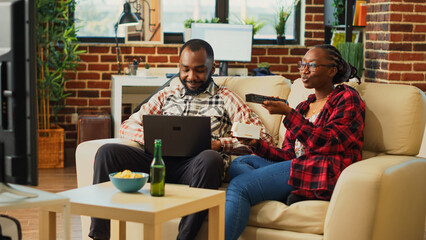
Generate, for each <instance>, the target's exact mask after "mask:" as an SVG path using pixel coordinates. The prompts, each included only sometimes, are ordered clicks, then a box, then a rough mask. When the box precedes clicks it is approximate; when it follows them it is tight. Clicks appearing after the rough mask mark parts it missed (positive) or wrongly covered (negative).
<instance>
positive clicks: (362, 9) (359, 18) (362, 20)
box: [352, 0, 367, 26]
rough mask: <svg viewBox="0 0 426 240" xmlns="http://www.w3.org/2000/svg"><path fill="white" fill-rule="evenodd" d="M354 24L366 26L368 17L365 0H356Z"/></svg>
mask: <svg viewBox="0 0 426 240" xmlns="http://www.w3.org/2000/svg"><path fill="white" fill-rule="evenodd" d="M354 6H355V8H354V12H353V22H352V26H365V25H366V17H367V4H366V2H365V0H354Z"/></svg>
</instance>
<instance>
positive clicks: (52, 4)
mask: <svg viewBox="0 0 426 240" xmlns="http://www.w3.org/2000/svg"><path fill="white" fill-rule="evenodd" d="M36 2H37V3H36V4H37V27H36V33H37V90H38V96H37V98H38V129H39V131H38V155H39V167H41V168H45V167H63V147H64V146H63V145H64V144H63V143H64V130H63V129H62V128H60V127H59V126H58V125H57V124H52V123H51V120H54V121H55V122H58V113H59V111H60V110H61V109H62V108H63V107H64V105H65V99H66V98H67V97H68V96H69V95H70V93H66V92H65V82H66V81H68V80H69V79H68V76H67V72H69V71H72V70H73V71H76V69H75V68H76V67H77V66H78V61H79V57H78V56H79V54H81V53H83V52H84V51H82V50H78V46H79V44H78V43H77V38H76V32H77V29H76V28H75V25H74V21H73V20H72V19H70V18H69V17H68V14H69V12H73V11H74V1H72V0H63V1H57V0H37V1H36ZM52 114H53V116H54V118H52ZM52 151H53V153H52Z"/></svg>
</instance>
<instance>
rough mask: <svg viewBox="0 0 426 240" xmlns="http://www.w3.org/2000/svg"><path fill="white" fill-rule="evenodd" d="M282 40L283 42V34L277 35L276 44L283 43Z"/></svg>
mask: <svg viewBox="0 0 426 240" xmlns="http://www.w3.org/2000/svg"><path fill="white" fill-rule="evenodd" d="M284 42H285V36H277V44H278V45H284Z"/></svg>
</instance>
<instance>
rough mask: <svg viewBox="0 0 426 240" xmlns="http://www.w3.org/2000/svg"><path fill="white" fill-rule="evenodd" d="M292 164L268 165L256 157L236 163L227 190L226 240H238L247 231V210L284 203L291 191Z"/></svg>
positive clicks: (262, 159) (243, 158) (233, 163)
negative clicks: (264, 202)
mask: <svg viewBox="0 0 426 240" xmlns="http://www.w3.org/2000/svg"><path fill="white" fill-rule="evenodd" d="M290 166H291V161H284V162H271V161H268V160H266V159H264V158H261V157H259V156H255V155H247V156H242V157H239V158H237V159H235V160H234V161H233V162H232V164H231V166H230V169H229V174H230V176H231V179H232V180H231V182H230V183H229V186H228V188H227V190H226V203H225V240H233V239H238V237H239V236H240V235H241V233H242V232H243V230H244V228H245V227H246V225H247V223H248V220H249V216H250V208H251V206H253V205H256V204H258V203H260V202H262V201H265V200H276V201H281V202H285V200H286V199H287V196H288V195H289V194H290V192H291V191H292V190H294V188H293V187H292V186H290V185H289V184H288V179H289V177H290Z"/></svg>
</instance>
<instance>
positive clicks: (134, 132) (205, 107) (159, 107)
mask: <svg viewBox="0 0 426 240" xmlns="http://www.w3.org/2000/svg"><path fill="white" fill-rule="evenodd" d="M185 92H186V91H185V88H183V86H182V85H181V84H179V85H176V86H171V87H166V88H164V89H163V90H161V91H159V92H158V93H157V94H155V95H154V96H153V97H151V99H150V100H149V101H148V102H147V103H146V104H144V105H143V106H142V107H141V109H140V110H139V111H138V112H137V113H134V114H132V115H131V116H130V118H129V119H128V120H126V121H124V122H123V124H122V125H121V129H120V134H121V137H122V138H127V139H130V140H133V141H136V142H139V143H140V144H144V131H143V126H142V118H143V115H160V114H161V115H178V116H209V117H210V119H211V131H212V140H220V141H221V143H222V146H223V150H222V152H223V153H224V154H227V155H230V154H234V155H241V154H250V153H251V150H249V149H248V148H247V147H246V146H244V145H242V144H241V143H240V142H239V141H238V140H237V139H236V138H233V137H232V136H231V128H232V124H233V123H234V122H244V123H249V124H254V125H258V126H261V127H262V132H261V134H260V137H261V139H262V140H264V141H265V142H267V143H268V144H272V143H273V140H272V137H271V136H270V135H269V134H268V133H267V131H266V130H265V127H264V126H263V124H262V122H261V121H260V119H259V117H258V116H257V115H256V114H255V113H254V112H253V111H251V110H250V109H249V107H248V106H247V105H246V104H245V103H244V102H243V100H242V99H241V98H240V97H238V96H237V95H236V94H235V93H233V92H231V91H230V90H229V89H227V88H226V87H223V86H218V85H216V84H215V83H214V82H213V81H212V83H211V84H210V85H209V87H208V88H207V89H206V91H204V92H203V93H201V94H199V95H196V96H191V95H187V94H186V93H185ZM225 160H226V161H225V163H226V167H227V166H228V164H229V160H230V159H229V158H227V159H225Z"/></svg>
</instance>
